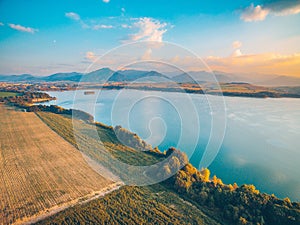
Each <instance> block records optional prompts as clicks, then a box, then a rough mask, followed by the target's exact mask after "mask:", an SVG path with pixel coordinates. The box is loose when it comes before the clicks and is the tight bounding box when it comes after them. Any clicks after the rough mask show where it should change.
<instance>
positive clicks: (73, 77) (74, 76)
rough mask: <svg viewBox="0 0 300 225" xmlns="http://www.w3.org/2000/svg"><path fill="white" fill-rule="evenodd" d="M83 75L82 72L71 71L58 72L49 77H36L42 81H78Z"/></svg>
mask: <svg viewBox="0 0 300 225" xmlns="http://www.w3.org/2000/svg"><path fill="white" fill-rule="evenodd" d="M81 77H82V74H81V73H76V72H71V73H56V74H53V75H50V76H47V77H35V78H37V79H39V80H42V81H48V82H52V81H74V82H78V81H80V79H81Z"/></svg>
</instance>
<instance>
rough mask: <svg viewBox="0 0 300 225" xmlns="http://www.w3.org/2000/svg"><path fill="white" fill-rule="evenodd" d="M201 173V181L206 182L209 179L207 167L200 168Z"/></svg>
mask: <svg viewBox="0 0 300 225" xmlns="http://www.w3.org/2000/svg"><path fill="white" fill-rule="evenodd" d="M201 175H202V176H203V181H204V182H208V181H209V177H210V171H209V169H207V168H205V169H203V170H201Z"/></svg>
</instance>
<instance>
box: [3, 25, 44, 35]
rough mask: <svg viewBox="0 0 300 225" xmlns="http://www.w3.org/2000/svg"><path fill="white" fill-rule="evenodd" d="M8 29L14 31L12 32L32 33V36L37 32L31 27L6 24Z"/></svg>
mask: <svg viewBox="0 0 300 225" xmlns="http://www.w3.org/2000/svg"><path fill="white" fill-rule="evenodd" d="M8 25H9V27H10V28H12V29H14V30H18V31H22V32H27V33H32V34H34V33H35V32H37V31H38V29H34V28H32V27H24V26H21V25H19V24H13V23H10V24H8Z"/></svg>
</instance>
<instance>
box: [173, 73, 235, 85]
mask: <svg viewBox="0 0 300 225" xmlns="http://www.w3.org/2000/svg"><path fill="white" fill-rule="evenodd" d="M214 75H215V78H216V79H217V80H218V81H219V82H222V83H228V82H232V81H235V77H234V76H233V75H229V74H225V73H220V72H218V73H214ZM215 78H214V76H213V74H212V73H210V72H206V71H191V72H188V73H183V74H180V75H177V76H174V77H173V80H174V81H176V82H179V83H194V82H215Z"/></svg>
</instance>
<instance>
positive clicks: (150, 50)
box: [142, 48, 152, 60]
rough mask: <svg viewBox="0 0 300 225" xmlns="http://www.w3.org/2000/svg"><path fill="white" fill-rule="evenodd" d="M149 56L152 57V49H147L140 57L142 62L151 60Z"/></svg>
mask: <svg viewBox="0 0 300 225" xmlns="http://www.w3.org/2000/svg"><path fill="white" fill-rule="evenodd" d="M151 56H152V49H151V48H148V49H147V50H146V51H145V53H144V55H143V56H142V60H150V59H151Z"/></svg>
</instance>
